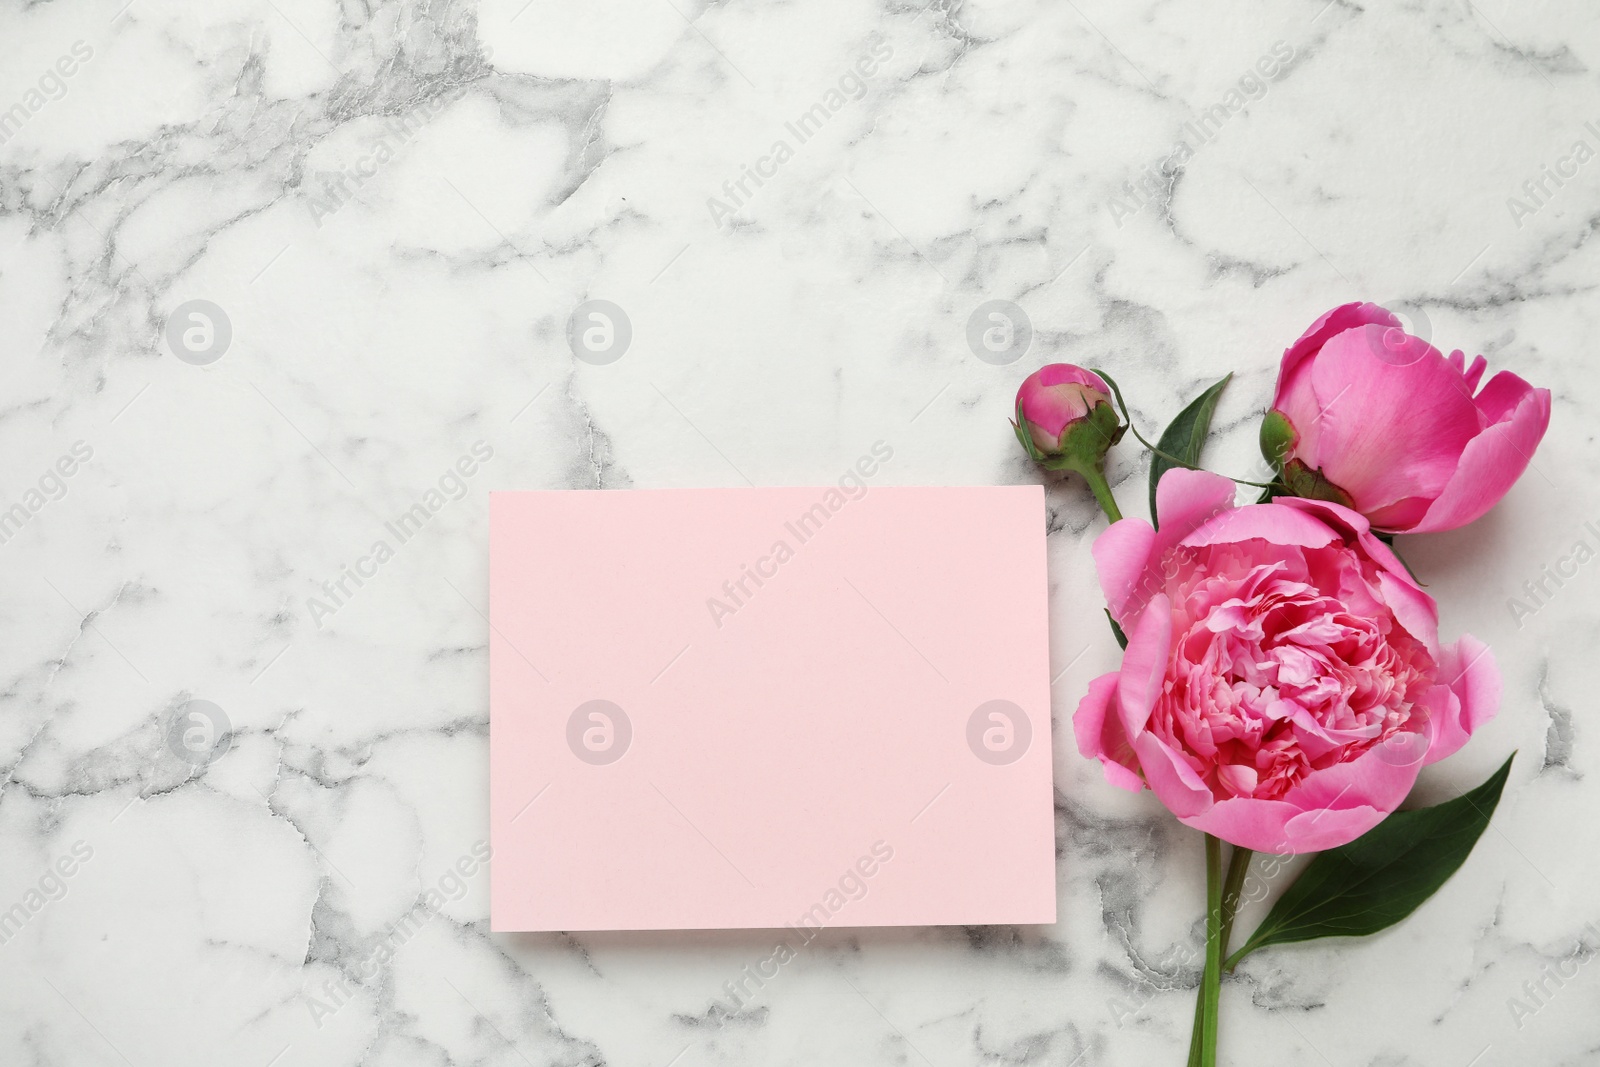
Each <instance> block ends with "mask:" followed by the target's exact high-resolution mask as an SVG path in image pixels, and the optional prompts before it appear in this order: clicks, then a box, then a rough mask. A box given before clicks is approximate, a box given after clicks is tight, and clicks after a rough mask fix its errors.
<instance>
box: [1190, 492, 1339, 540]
mask: <svg viewBox="0 0 1600 1067" xmlns="http://www.w3.org/2000/svg"><path fill="white" fill-rule="evenodd" d="M1250 538H1260V539H1261V540H1263V541H1267V542H1270V543H1271V544H1275V545H1298V546H1300V547H1302V548H1322V547H1323V546H1325V545H1331V544H1335V543H1337V542H1339V541H1340V540H1341V538H1340V536H1339V533H1338V531H1337V530H1334V529H1333V528H1332V527H1330V526H1329V525H1328V524H1327V523H1325V522H1323V521H1322V520H1321V519H1319V518H1317V517H1316V516H1315V515H1314V514H1311V513H1310V512H1308V511H1307V510H1306V509H1304V508H1299V507H1292V506H1289V505H1287V504H1277V503H1273V504H1246V505H1245V506H1244V507H1242V508H1234V509H1233V510H1231V511H1227V512H1224V513H1223V514H1221V515H1218V516H1216V517H1215V518H1213V519H1212V520H1211V521H1210V522H1208V523H1206V524H1205V525H1204V526H1202V527H1200V528H1199V529H1198V530H1195V531H1194V532H1193V533H1191V534H1189V535H1188V536H1187V537H1185V538H1184V539H1183V541H1182V544H1183V545H1184V546H1185V547H1188V548H1200V547H1203V546H1205V545H1226V544H1231V543H1233V542H1235V541H1245V540H1249V539H1250Z"/></svg>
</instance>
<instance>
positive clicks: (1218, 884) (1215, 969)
mask: <svg viewBox="0 0 1600 1067" xmlns="http://www.w3.org/2000/svg"><path fill="white" fill-rule="evenodd" d="M1221 980H1222V842H1221V841H1219V840H1218V839H1217V838H1215V837H1212V836H1211V835H1210V834H1207V835H1206V970H1205V975H1204V977H1203V978H1202V979H1201V983H1200V992H1201V996H1202V997H1204V999H1205V1018H1204V1019H1203V1020H1202V1022H1201V1034H1200V1067H1216V1065H1217V1005H1218V997H1219V994H1220V992H1221V990H1220V983H1221Z"/></svg>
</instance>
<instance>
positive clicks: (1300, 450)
mask: <svg viewBox="0 0 1600 1067" xmlns="http://www.w3.org/2000/svg"><path fill="white" fill-rule="evenodd" d="M1399 327H1400V320H1398V319H1397V318H1395V317H1394V315H1392V314H1390V313H1389V312H1388V311H1386V310H1384V309H1383V308H1381V307H1378V306H1377V305H1376V304H1345V305H1344V306H1342V307H1337V308H1334V309H1333V310H1332V311H1330V312H1328V313H1327V314H1326V315H1324V316H1322V317H1321V318H1320V319H1318V320H1317V321H1316V322H1315V323H1313V324H1312V325H1311V328H1310V329H1309V330H1307V331H1306V332H1305V335H1304V336H1303V337H1301V338H1300V340H1298V341H1296V342H1295V343H1294V344H1293V345H1290V346H1289V348H1288V349H1287V350H1286V351H1285V352H1284V354H1283V364H1282V366H1281V367H1280V369H1279V371H1278V391H1277V396H1276V397H1275V398H1274V400H1273V402H1272V411H1270V412H1269V413H1268V415H1267V420H1266V422H1265V423H1263V424H1262V429H1261V450H1262V452H1263V453H1264V454H1265V455H1266V457H1267V459H1268V460H1269V461H1271V462H1273V463H1274V464H1277V463H1278V462H1279V460H1280V458H1281V460H1282V465H1283V471H1284V480H1285V481H1286V483H1287V484H1288V485H1289V487H1290V489H1291V491H1293V493H1294V494H1295V495H1296V496H1317V497H1322V498H1324V499H1330V500H1336V501H1338V502H1340V503H1344V504H1349V505H1350V506H1351V507H1353V508H1355V510H1357V511H1359V512H1361V513H1362V514H1363V515H1365V516H1366V517H1367V518H1368V519H1369V520H1370V521H1371V523H1372V525H1373V526H1375V527H1377V528H1379V529H1381V530H1387V531H1393V532H1398V533H1423V532H1427V531H1431V530H1450V529H1454V528H1455V527H1457V526H1464V525H1466V524H1467V523H1469V522H1471V521H1472V520H1473V519H1476V518H1478V517H1479V516H1480V515H1482V514H1483V513H1484V512H1486V511H1488V510H1489V509H1490V508H1491V507H1493V506H1494V505H1495V503H1496V502H1498V501H1499V499H1500V498H1501V497H1502V496H1504V495H1505V494H1506V490H1508V489H1510V488H1511V484H1512V483H1513V482H1515V481H1516V480H1517V478H1518V477H1520V476H1521V474H1522V472H1523V471H1524V470H1525V469H1526V468H1527V466H1528V463H1529V462H1530V461H1531V460H1532V458H1533V452H1534V449H1536V448H1538V447H1539V441H1540V439H1541V438H1543V437H1544V432H1545V429H1546V427H1548V426H1549V425H1550V391H1549V390H1548V389H1535V388H1533V387H1532V386H1531V385H1529V384H1528V383H1527V382H1525V381H1523V380H1522V379H1521V378H1519V377H1517V376H1516V375H1515V374H1512V373H1510V372H1509V371H1501V372H1500V373H1499V374H1496V375H1495V376H1494V377H1493V378H1491V379H1490V380H1489V384H1488V385H1486V386H1484V387H1483V389H1482V390H1481V391H1479V390H1478V382H1479V380H1480V379H1481V378H1482V377H1483V371H1484V366H1485V364H1484V359H1483V357H1482V356H1479V357H1477V358H1476V359H1474V360H1473V361H1472V365H1471V366H1470V367H1468V366H1467V365H1466V360H1465V357H1464V356H1463V355H1462V353H1461V352H1460V351H1456V352H1452V353H1451V354H1450V355H1449V357H1448V358H1446V357H1445V356H1444V355H1443V354H1442V353H1441V352H1440V351H1439V350H1438V349H1437V348H1434V347H1433V346H1432V345H1430V344H1428V343H1427V342H1426V341H1424V340H1422V339H1421V338H1418V337H1413V336H1411V335H1410V334H1408V333H1406V332H1405V331H1403V330H1401V329H1400V328H1399Z"/></svg>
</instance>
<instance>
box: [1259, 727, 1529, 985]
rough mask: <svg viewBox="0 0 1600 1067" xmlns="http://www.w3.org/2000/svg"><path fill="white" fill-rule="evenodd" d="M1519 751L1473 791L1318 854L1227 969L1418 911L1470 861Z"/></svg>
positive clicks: (1398, 815)
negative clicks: (1263, 952)
mask: <svg viewBox="0 0 1600 1067" xmlns="http://www.w3.org/2000/svg"><path fill="white" fill-rule="evenodd" d="M1516 755H1517V754H1516V753H1515V752H1513V753H1512V754H1511V755H1510V756H1507V757H1506V761H1505V763H1503V764H1501V765H1500V769H1499V770H1498V771H1495V772H1494V774H1492V775H1490V776H1489V779H1488V781H1486V782H1484V783H1483V784H1482V785H1480V786H1478V787H1477V788H1476V789H1474V790H1472V791H1471V792H1468V793H1464V794H1462V795H1461V796H1459V797H1456V798H1455V799H1454V800H1447V801H1445V802H1444V803H1443V804H1436V805H1434V806H1433V807H1431V808H1415V809H1413V810H1411V811H1397V812H1395V813H1394V814H1393V815H1390V816H1389V817H1388V818H1387V819H1385V820H1383V821H1382V822H1381V823H1379V824H1378V825H1377V826H1375V827H1373V828H1372V829H1371V830H1368V831H1367V832H1366V833H1365V834H1363V835H1362V836H1360V837H1358V838H1356V839H1355V840H1354V841H1352V842H1350V843H1349V844H1348V845H1341V846H1340V847H1338V848H1334V849H1329V850H1328V851H1327V852H1322V853H1318V854H1317V857H1316V858H1315V859H1313V860H1312V861H1311V863H1310V864H1309V865H1308V866H1307V867H1306V869H1305V870H1304V871H1303V872H1301V875H1300V877H1299V878H1297V879H1295V882H1294V884H1293V885H1291V886H1290V887H1289V888H1288V889H1287V890H1285V891H1284V894H1283V896H1281V897H1279V898H1278V902H1277V903H1276V904H1274V905H1273V906H1272V910H1271V911H1270V912H1269V913H1268V914H1267V917H1266V919H1265V920H1264V921H1263V922H1262V923H1261V926H1260V928H1259V929H1257V930H1256V932H1255V933H1253V934H1251V935H1250V940H1248V941H1246V942H1245V943H1244V946H1243V947H1242V948H1240V949H1239V951H1238V952H1236V953H1234V954H1233V956H1231V957H1230V958H1229V959H1228V963H1227V967H1228V969H1229V970H1232V969H1233V967H1234V965H1235V964H1237V963H1238V962H1239V961H1240V960H1242V959H1244V957H1246V956H1248V955H1249V954H1250V953H1252V952H1254V951H1255V950H1256V949H1259V948H1266V947H1267V946H1268V945H1284V944H1288V943H1290V942H1293V941H1310V940H1312V939H1314V938H1318V937H1362V936H1364V935H1366V934H1375V933H1377V932H1378V931H1379V930H1383V929H1387V928H1388V927H1390V926H1393V925H1394V924H1395V923H1397V922H1399V921H1400V920H1401V919H1404V918H1405V917H1406V916H1408V915H1410V914H1411V913H1412V912H1414V911H1416V910H1417V908H1418V907H1419V906H1421V904H1422V902H1423V901H1425V900H1427V899H1428V898H1429V897H1431V896H1433V894H1434V893H1435V892H1436V891H1437V890H1438V888H1439V887H1440V886H1442V885H1444V883H1445V882H1446V881H1447V880H1448V879H1449V877H1450V876H1451V875H1452V874H1454V873H1456V870H1457V868H1459V867H1460V866H1461V864H1462V863H1464V862H1466V858H1467V856H1468V855H1469V854H1470V853H1471V852H1472V846H1473V845H1475V844H1477V842H1478V838H1479V837H1480V836H1481V835H1482V834H1483V831H1484V828H1485V827H1487V826H1488V825H1489V817H1490V816H1491V815H1493V814H1494V809H1495V806H1496V805H1498V804H1499V803H1500V791H1501V790H1502V789H1503V788H1505V784H1506V776H1507V775H1509V774H1510V773H1511V761H1512V760H1513V759H1515V758H1516Z"/></svg>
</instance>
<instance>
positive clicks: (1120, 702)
mask: <svg viewBox="0 0 1600 1067" xmlns="http://www.w3.org/2000/svg"><path fill="white" fill-rule="evenodd" d="M1171 652H1172V602H1171V601H1169V600H1168V599H1167V597H1166V594H1164V593H1158V594H1156V595H1155V596H1154V597H1152V598H1151V600H1150V607H1149V610H1147V611H1145V612H1144V613H1143V614H1141V615H1140V616H1139V621H1138V623H1137V624H1136V625H1135V626H1134V629H1133V632H1132V633H1131V634H1129V635H1128V647H1127V649H1126V650H1125V651H1124V652H1123V653H1122V672H1121V674H1120V675H1119V677H1118V680H1117V713H1118V714H1119V715H1120V716H1121V718H1122V728H1123V730H1124V731H1125V732H1126V733H1127V735H1128V739H1129V740H1130V741H1132V742H1133V745H1134V748H1135V750H1137V749H1138V744H1139V735H1140V734H1142V733H1144V730H1145V724H1146V723H1148V722H1149V721H1150V711H1151V709H1152V708H1154V707H1155V704H1156V698H1157V697H1159V696H1160V695H1161V685H1162V682H1163V681H1164V680H1165V678H1166V674H1167V657H1168V656H1169V655H1170V654H1171ZM1147 770H1148V768H1147Z"/></svg>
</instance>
